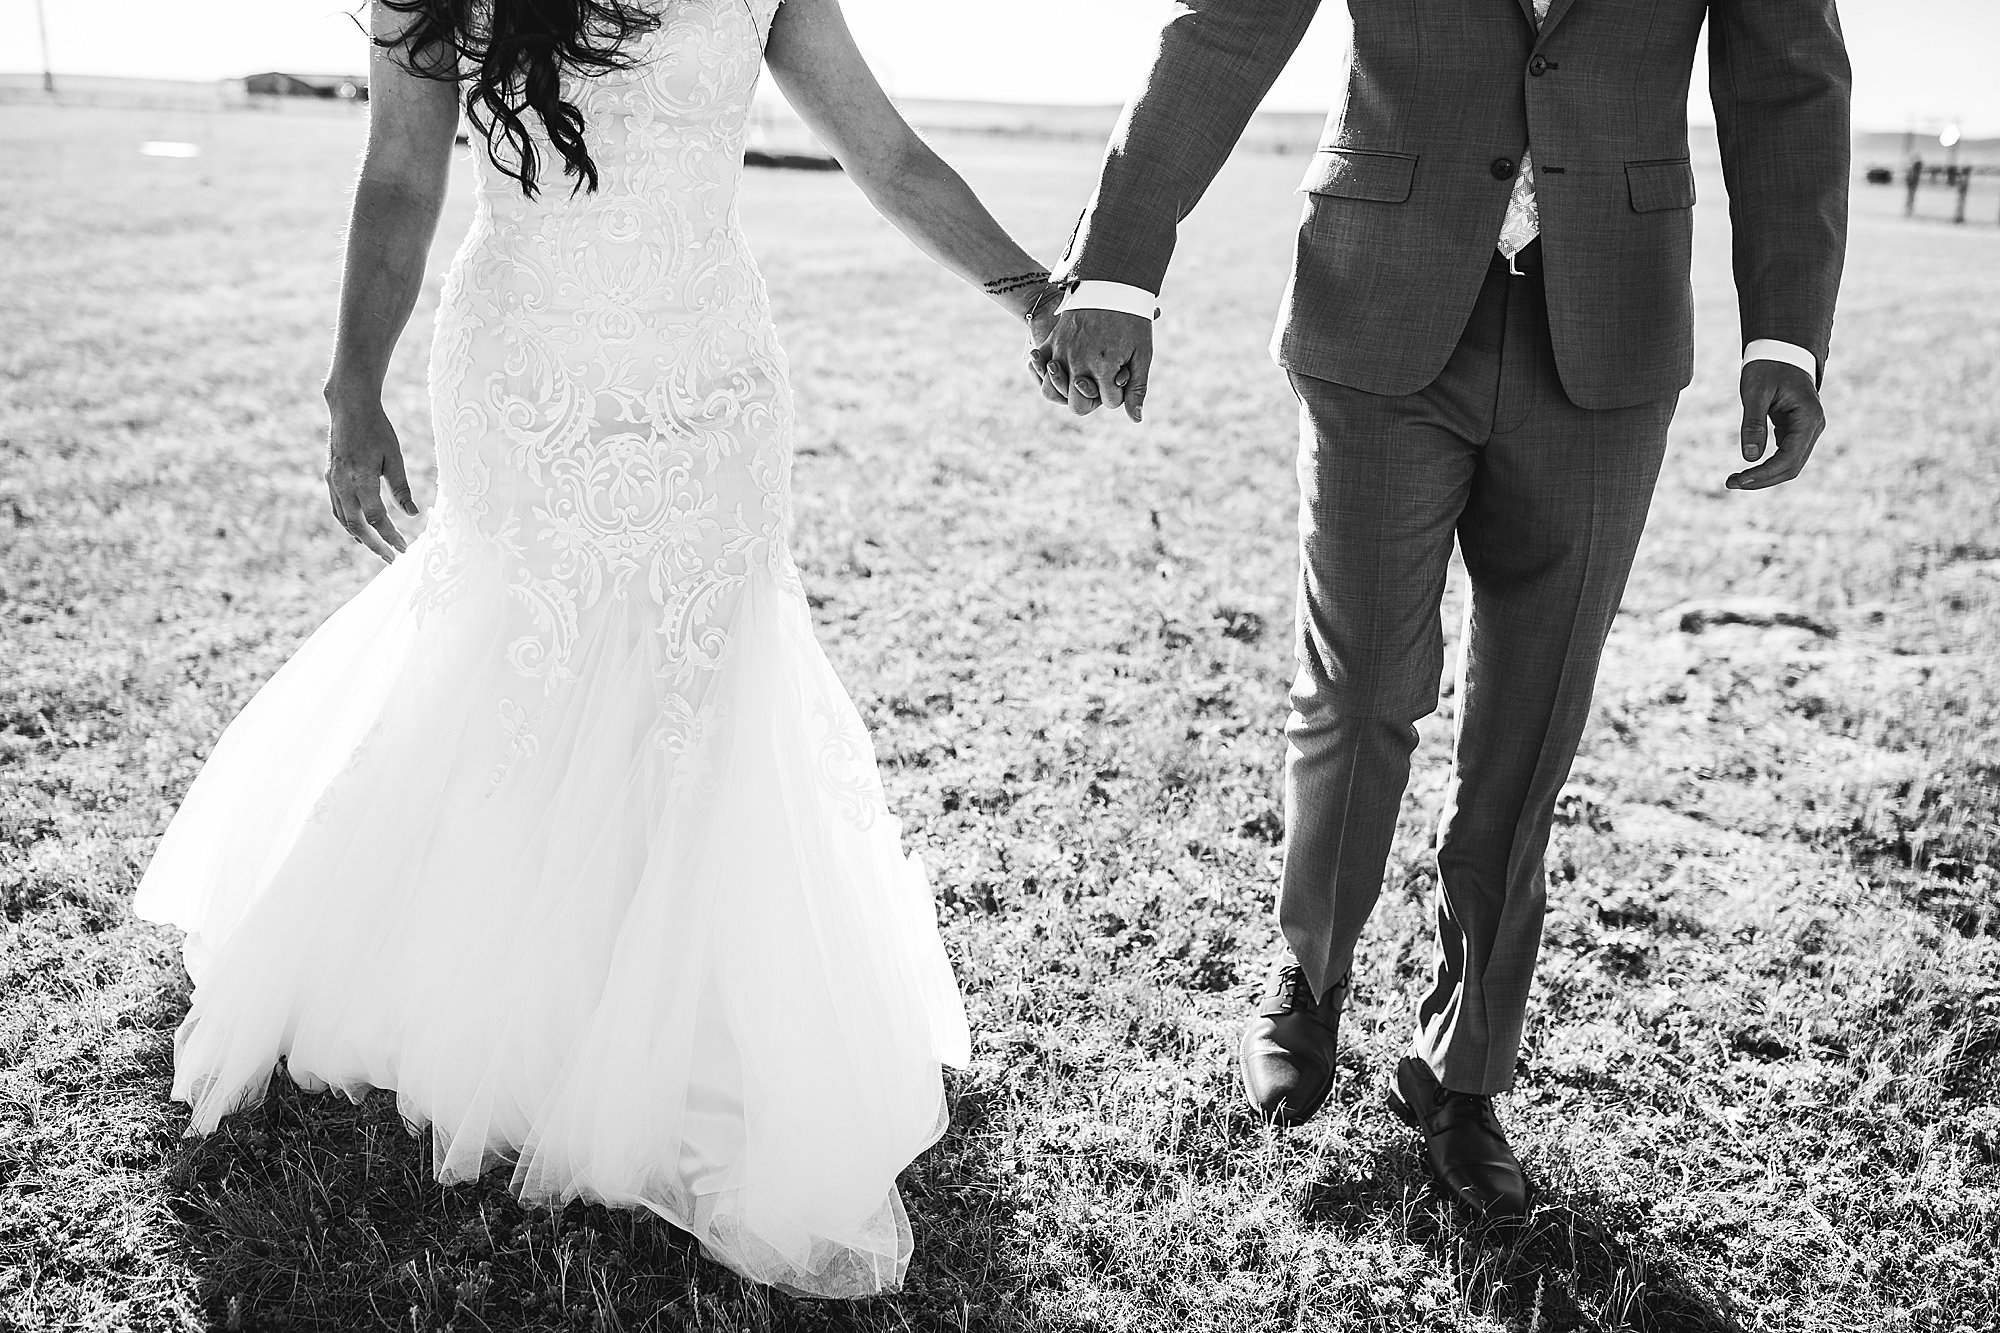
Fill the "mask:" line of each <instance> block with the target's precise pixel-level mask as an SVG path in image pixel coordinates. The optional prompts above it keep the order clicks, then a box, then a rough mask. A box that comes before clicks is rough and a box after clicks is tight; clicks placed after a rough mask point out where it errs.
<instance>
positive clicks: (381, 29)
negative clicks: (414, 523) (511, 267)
mask: <svg viewBox="0 0 2000 1333" xmlns="http://www.w3.org/2000/svg"><path fill="white" fill-rule="evenodd" d="M373 9H374V16H373V20H372V22H373V27H374V35H375V36H376V37H377V38H382V39H387V40H394V39H395V38H396V37H397V36H399V35H400V33H401V30H402V28H403V26H404V25H405V24H406V23H407V21H408V20H407V18H406V16H404V15H402V14H398V13H396V12H394V11H392V10H390V9H389V8H388V7H387V6H384V5H375V6H373ZM457 127H458V86H457V85H456V84H454V83H449V82H445V81H441V80H438V79H426V78H420V77H418V76H417V75H415V74H412V73H411V72H410V71H409V70H407V69H405V68H404V67H403V65H402V64H401V62H400V57H399V53H398V52H397V51H396V50H394V49H390V48H385V47H382V46H380V45H378V46H376V47H375V48H374V50H373V52H372V54H371V55H370V58H369V67H368V146H367V148H366V150H365V151H364V152H363V154H362V158H361V177H360V180H359V181H358V182H357V183H356V185H355V187H354V209H353V213H352V215H351V217H350V220H349V222H348V227H347V259H346V264H345V267H344V268H343V269H342V272H341V278H340V319H339V323H338V324H337V325H336V327H335V332H334V343H333V366H332V368H331V369H330V370H328V371H327V377H326V404H327V410H328V412H329V413H330V415H331V417H332V421H331V424H330V426H329V429H328V434H327V455H328V456H327V471H326V485H327V493H328V496H329V498H330V499H331V500H332V502H333V515H334V517H335V518H336V519H338V520H339V522H340V525H341V526H342V527H343V528H345V529H347V531H348V533H349V534H350V535H351V536H352V537H353V538H354V539H355V540H356V541H358V542H360V543H361V544H362V545H363V546H366V547H367V548H368V549H369V550H371V551H373V552H374V553H375V554H376V555H379V556H381V557H382V558H383V559H384V560H393V559H395V558H396V553H397V552H398V551H401V550H402V549H403V548H404V545H405V543H404V541H403V537H402V534H401V533H399V532H397V531H396V525H395V524H394V523H393V522H392V521H390V518H389V513H388V510H387V509H386V508H385V507H384V505H383V503H382V483H383V481H384V480H386V481H387V482H388V483H389V490H390V492H391V493H392V494H393V495H394V496H395V497H396V502H397V503H398V504H399V505H401V506H402V507H403V509H404V511H405V512H407V513H410V514H415V513H416V512H417V506H416V502H415V500H414V499H413V498H412V497H411V495H410V483H409V479H408V478H407V477H406V476H405V475H404V472H403V448H402V445H401V443H400V442H399V441H398V440H397V439H396V431H395V428H394V427H393V426H391V425H390V424H389V418H388V416H387V414H386V413H384V412H383V411H382V381H383V379H384V377H386V376H387V374H388V371H389V356H390V353H391V352H393V351H394V350H395V347H396V339H397V338H398V337H400V336H401V335H402V332H403V326H404V325H405V324H407V323H409V319H410V312H411V311H412V310H414V309H415V308H416V304H417V295H418V293H419V292H420V291H421V290H422V288H423V281H424V260H425V258H426V257H427V256H428V255H429V254H430V248H431V237H432V236H433V235H434V234H436V232H437V222H438V214H439V212H440V211H442V209H443V207H444V196H445V188H446V186H447V185H448V183H449V181H450V175H451V146H452V136H453V134H454V133H455V132H456V130H457Z"/></svg>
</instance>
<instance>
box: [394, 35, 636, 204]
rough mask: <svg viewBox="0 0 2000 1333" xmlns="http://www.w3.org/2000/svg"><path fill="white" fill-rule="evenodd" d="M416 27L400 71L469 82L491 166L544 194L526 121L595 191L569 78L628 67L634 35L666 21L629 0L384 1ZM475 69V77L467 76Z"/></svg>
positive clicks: (400, 46) (470, 114)
mask: <svg viewBox="0 0 2000 1333" xmlns="http://www.w3.org/2000/svg"><path fill="white" fill-rule="evenodd" d="M380 3H381V4H382V5H384V6H385V7H387V8H389V9H391V10H394V11H395V12H396V13H398V14H407V15H409V16H410V19H411V22H410V24H409V26H408V27H406V28H405V29H404V31H403V34H402V36H400V37H398V38H396V39H394V40H385V39H383V38H379V37H378V38H376V39H374V40H375V42H376V44H377V45H380V46H383V47H388V48H392V49H394V50H396V51H397V52H398V54H399V56H400V59H401V62H402V64H403V66H404V67H405V68H406V69H408V70H409V71H410V72H411V73H413V74H416V75H418V76H420V77H422V78H427V79H438V80H441V81H444V82H450V83H457V82H459V81H460V80H461V79H463V81H464V83H465V115H466V118H467V119H468V120H470V121H471V122H472V126H473V128H474V129H476V130H478V131H479V132H480V134H482V135H484V136H485V138H486V153H487V156H489V157H491V158H492V159H493V165H494V166H495V167H497V168H499V169H500V170H501V171H502V172H504V173H505V174H506V175H508V176H511V177H513V178H514V179H515V180H517V181H519V182H520V183H521V189H522V191H523V192H524V193H526V194H527V196H528V197H529V198H530V199H532V198H534V197H535V194H536V191H537V190H538V189H539V180H540V176H541V168H542V163H541V154H540V153H539V152H538V151H537V150H536V147H535V140H534V136H533V135H531V134H530V133H529V131H528V120H527V118H528V115H529V114H530V113H532V114H533V115H534V116H536V117H537V118H538V119H539V120H540V121H541V122H542V129H543V130H544V132H545V133H546V134H547V135H548V141H549V143H550V145H551V146H553V147H554V148H555V150H556V152H557V153H559V154H561V156H562V160H563V175H565V176H574V177H576V184H575V185H574V186H572V187H571V193H574V192H575V191H576V190H580V189H588V190H591V191H595V190H596V189H597V164H596V163H595V162H593V161H591V159H590V152H589V149H588V148H587V147H586V146H585V144H584V140H583V113H582V112H580V111H578V110H577V109H576V106H575V105H574V104H573V103H571V102H569V101H567V100H565V99H564V97H563V95H562V76H563V75H564V74H565V73H573V74H581V75H585V76H589V75H595V74H603V73H606V72H608V71H610V70H617V69H629V68H631V66H632V63H633V62H632V58H631V57H630V56H629V55H627V54H626V53H625V48H626V46H627V44H628V43H630V42H631V40H632V39H633V38H635V37H638V36H640V35H642V34H644V33H648V32H651V31H652V30H653V29H655V28H657V27H659V25H660V17H659V15H658V14H655V13H650V12H648V11H647V10H645V9H642V8H640V7H638V6H637V5H634V4H629V3H626V2H625V0H380ZM467 70H470V71H471V73H469V74H468V73H465V71H467Z"/></svg>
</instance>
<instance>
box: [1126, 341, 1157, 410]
mask: <svg viewBox="0 0 2000 1333" xmlns="http://www.w3.org/2000/svg"><path fill="white" fill-rule="evenodd" d="M1124 373H1125V375H1126V376H1127V383H1126V385H1125V415H1126V416H1128V417H1130V418H1132V420H1134V421H1143V420H1145V416H1146V381H1147V380H1148V378H1150V377H1151V375H1152V373H1153V344H1152V343H1151V342H1150V341H1147V342H1142V343H1140V344H1139V345H1138V346H1137V347H1136V348H1134V349H1133V350H1132V364H1131V365H1129V366H1127V367H1126V368H1125V372H1124Z"/></svg>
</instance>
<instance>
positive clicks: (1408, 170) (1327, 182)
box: [1299, 148, 1417, 204]
mask: <svg viewBox="0 0 2000 1333" xmlns="http://www.w3.org/2000/svg"><path fill="white" fill-rule="evenodd" d="M1416 175H1417V159H1416V157H1415V155H1414V154H1410V153H1378V152H1374V151H1371V150H1369V149H1366V148H1322V149H1320V150H1319V151H1318V152H1317V153H1314V154H1313V160H1312V165H1311V166H1310V167H1308V168H1306V178H1305V179H1304V180H1303V181H1301V182H1299V188H1300V189H1301V190H1305V191H1307V192H1308V193H1311V194H1330V195H1333V196H1335V197H1336V198H1340V199H1372V200H1374V201H1376V202H1377V203H1383V204H1400V203H1403V202H1404V201H1405V200H1407V199H1408V198H1409V197H1410V183H1411V182H1412V181H1414V180H1415V179H1416Z"/></svg>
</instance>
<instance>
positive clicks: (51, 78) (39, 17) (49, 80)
mask: <svg viewBox="0 0 2000 1333" xmlns="http://www.w3.org/2000/svg"><path fill="white" fill-rule="evenodd" d="M35 29H36V31H37V32H39V33H40V34H41V38H42V91H43V92H45V93H48V94H50V95H51V96H53V95H54V93H55V90H56V72H55V69H54V67H53V66H51V65H50V64H49V16H48V13H47V11H46V10H45V9H44V8H43V5H42V0H35Z"/></svg>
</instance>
